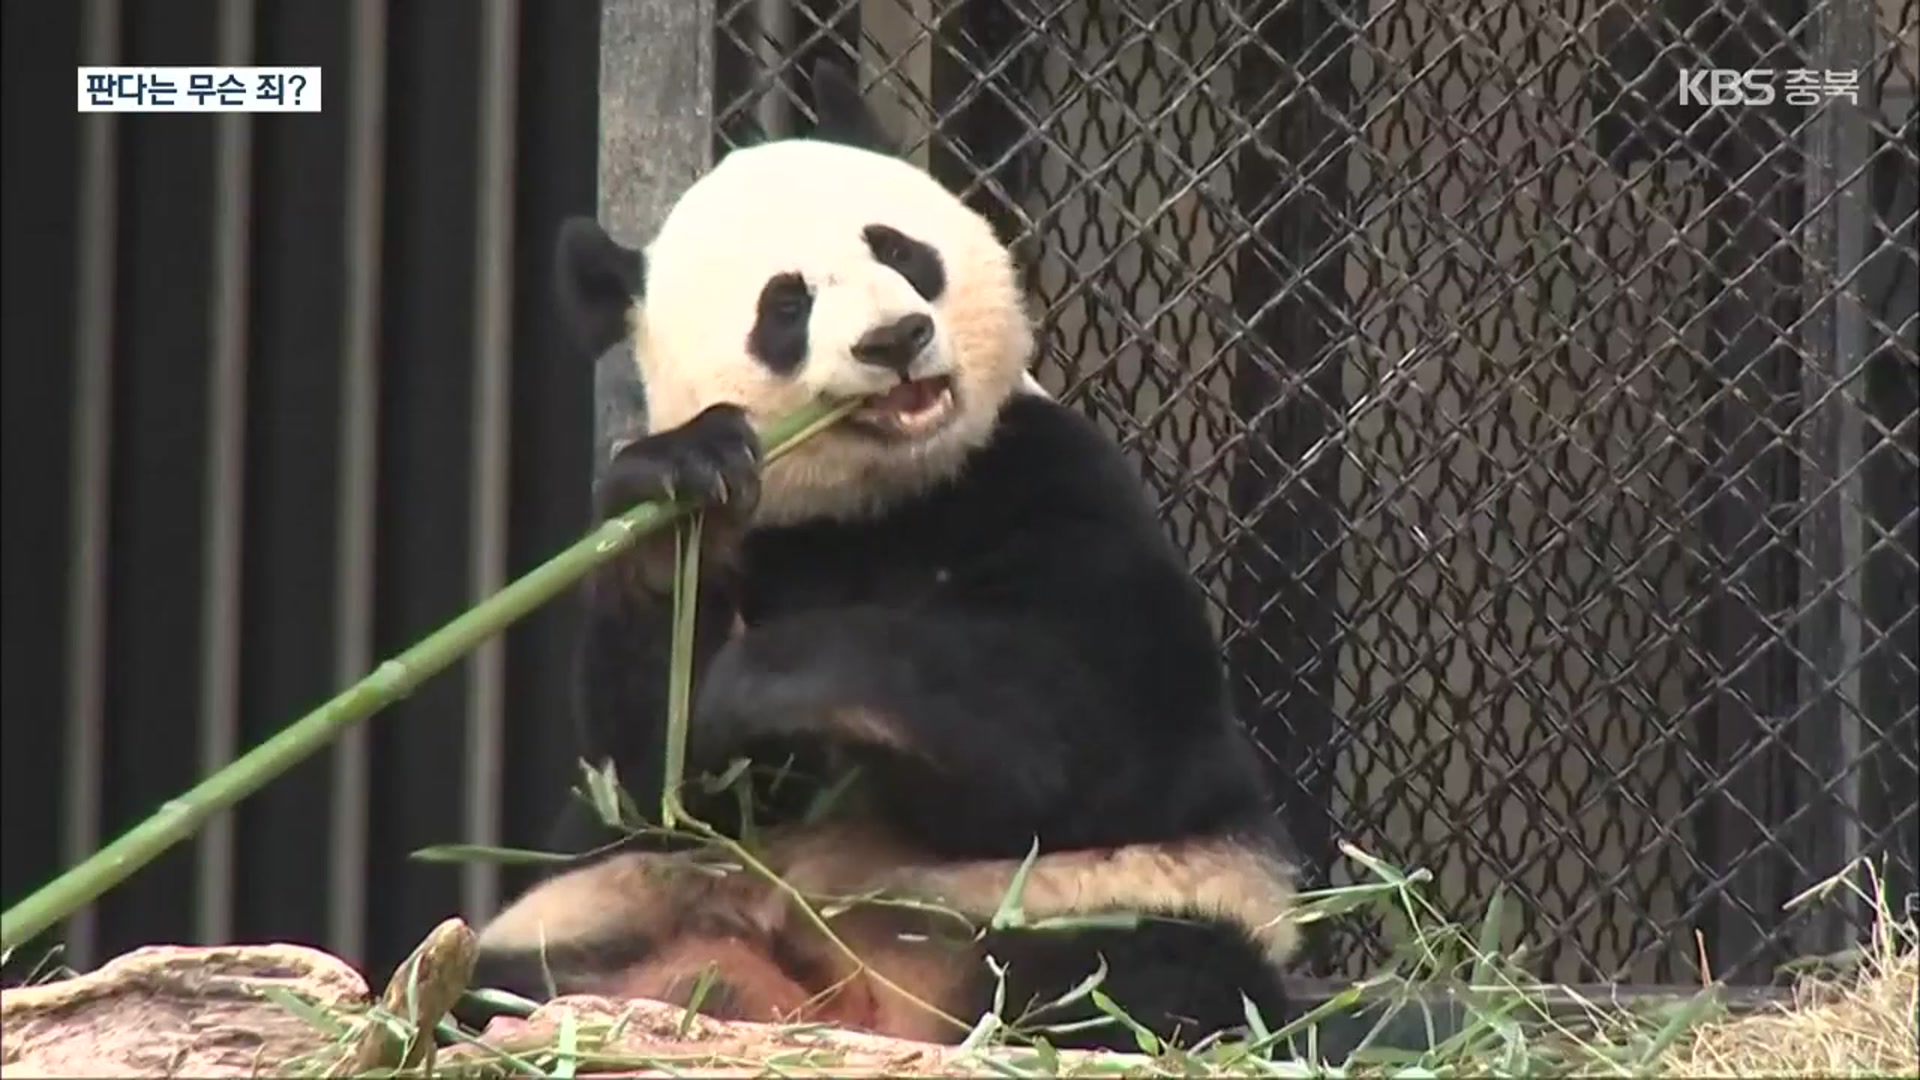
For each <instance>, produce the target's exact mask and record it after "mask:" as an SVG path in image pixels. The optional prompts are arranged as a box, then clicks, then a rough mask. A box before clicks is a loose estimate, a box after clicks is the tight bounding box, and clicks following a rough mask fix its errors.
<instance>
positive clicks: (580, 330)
mask: <svg viewBox="0 0 1920 1080" xmlns="http://www.w3.org/2000/svg"><path fill="white" fill-rule="evenodd" d="M553 267H554V275H553V277H554V297H555V300H556V301H557V303H558V305H559V308H560V322H561V324H562V325H563V326H564V327H566V330H567V333H568V334H569V336H571V337H572V339H573V343H574V345H575V346H577V347H578V348H579V349H580V350H581V351H582V352H584V353H586V354H587V357H588V359H595V358H597V357H599V355H600V354H601V353H603V352H606V351H607V350H608V349H610V348H612V347H613V345H614V343H616V342H618V341H619V340H620V339H621V338H624V337H626V336H627V310H628V308H629V307H630V306H631V305H632V303H633V300H634V298H636V297H638V296H640V295H641V293H642V291H643V290H644V289H645V287H646V258H645V256H644V255H642V254H641V253H640V251H638V250H637V249H634V248H629V247H627V246H625V245H623V244H621V243H620V242H619V241H617V240H615V239H614V238H613V237H611V236H608V235H607V233H606V230H604V229H602V228H601V227H600V224H599V222H597V221H595V220H593V219H592V218H589V217H573V218H568V219H567V220H565V221H563V222H561V223H560V234H559V237H558V238H557V239H556V240H555V241H554V252H553Z"/></svg>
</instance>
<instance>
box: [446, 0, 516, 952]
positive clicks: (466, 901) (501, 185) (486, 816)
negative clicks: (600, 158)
mask: <svg viewBox="0 0 1920 1080" xmlns="http://www.w3.org/2000/svg"><path fill="white" fill-rule="evenodd" d="M484 12H485V14H484V16H483V19H484V22H483V25H482V26H481V30H480V141H479V162H478V175H479V193H478V194H479V198H478V199H477V200H476V203H477V207H476V209H477V211H478V220H477V221H476V222H475V223H474V247H475V259H474V262H475V277H474V286H473V289H474V297H473V305H474V330H473V341H474V350H473V352H474V356H473V373H474V379H473V387H474V389H473V442H474V454H473V475H472V477H471V482H472V485H473V487H472V492H471V498H470V499H469V502H468V505H469V506H470V507H471V508H472V509H471V512H472V514H473V519H472V521H471V523H470V526H469V529H470V532H471V534H472V536H473V551H472V558H473V563H472V574H473V586H472V588H473V599H474V601H475V602H478V601H480V600H483V599H485V598H486V597H488V596H490V595H492V594H493V593H494V592H496V591H498V590H499V589H500V587H501V586H502V585H504V584H505V583H506V575H507V483H508V479H509V477H508V468H509V461H510V458H509V453H508V450H509V440H510V439H511V437H512V430H511V425H510V419H509V416H508V413H507V400H508V396H509V394H510V393H511V390H512V377H513V369H512V366H511V357H512V345H513V341H512V335H513V164H514V156H515V155H514V149H515V146H514V118H515V111H516V103H515V95H516V92H517V85H516V75H517V71H516V68H515V63H514V61H515V55H516V51H517V49H518V48H519V18H520V10H519V4H518V3H517V0H488V3H487V4H486V6H485V9H484ZM505 657H506V654H505V646H504V644H503V643H502V642H501V641H500V640H499V639H498V638H494V639H491V640H489V641H487V642H486V643H485V644H483V645H481V646H480V647H479V648H478V649H475V650H474V652H473V655H472V656H471V657H469V658H468V660H467V700H468V703H469V712H468V713H467V725H468V729H467V740H466V745H467V762H466V767H467V775H466V782H465V784H464V785H463V786H464V791H465V796H466V834H467V839H468V840H469V841H470V842H472V843H476V844H487V845H497V844H498V843H499V833H500V779H501V774H500V769H501V764H502V747H503V745H504V743H505V739H506V709H505V704H504V694H505V677H506V670H505ZM460 888H461V902H462V904H463V905H464V906H465V908H466V912H467V918H468V919H470V920H476V921H477V920H479V919H482V918H485V917H487V916H488V915H491V914H492V913H493V909H494V906H495V904H496V902H497V900H498V896H499V891H500V874H499V871H498V869H497V868H496V867H494V866H492V865H491V864H485V863H469V864H468V865H467V866H466V867H464V868H463V870H462V872H461V878H460Z"/></svg>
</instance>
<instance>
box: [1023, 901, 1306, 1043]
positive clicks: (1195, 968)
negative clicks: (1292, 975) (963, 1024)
mask: <svg viewBox="0 0 1920 1080" xmlns="http://www.w3.org/2000/svg"><path fill="white" fill-rule="evenodd" d="M985 946H986V952H987V954H988V955H989V956H991V957H993V958H994V960H995V961H996V962H997V963H999V964H1000V965H1002V966H1003V967H1004V968H1005V969H1006V976H1005V978H1006V1007H1005V1013H1004V1014H1003V1016H1002V1019H1003V1020H1006V1021H1007V1022H1008V1023H1010V1024H1015V1025H1016V1026H1018V1027H1019V1028H1020V1029H1021V1030H1023V1031H1024V1032H1025V1033H1027V1034H1030V1035H1038V1036H1041V1037H1044V1038H1046V1039H1047V1041H1048V1042H1049V1043H1051V1044H1052V1045H1053V1046H1055V1047H1059V1048H1067V1047H1079V1048H1085V1049H1112V1050H1124V1051H1136V1050H1138V1049H1140V1047H1139V1044H1138V1042H1137V1041H1136V1039H1135V1037H1134V1034H1133V1032H1132V1031H1131V1030H1130V1029H1129V1028H1128V1027H1127V1026H1126V1025H1124V1024H1122V1023H1120V1022H1119V1021H1115V1020H1112V1019H1110V1018H1108V1016H1107V1014H1106V1013H1104V1012H1102V1011H1101V1010H1100V1008H1099V1007H1098V1006H1097V1005H1096V1004H1095V1003H1094V1002H1093V1000H1092V997H1091V995H1086V994H1083V995H1080V997H1079V998H1078V1000H1076V1001H1072V1002H1069V1003H1068V1004H1066V1005H1064V1006H1051V1007H1049V1006H1050V1005H1051V1003H1053V1002H1056V1001H1058V1000H1059V999H1061V998H1063V997H1066V996H1068V995H1069V994H1070V993H1071V992H1072V991H1073V990H1074V989H1075V988H1076V987H1078V986H1079V985H1081V984H1082V983H1083V982H1085V981H1086V980H1087V978H1088V977H1089V976H1091V975H1093V974H1094V973H1095V972H1096V971H1098V970H1100V966H1101V965H1102V963H1104V964H1105V966H1106V973H1105V975H1104V977H1103V978H1102V979H1101V981H1100V982H1099V984H1098V987H1097V988H1098V989H1099V990H1100V992H1101V993H1102V994H1104V995H1106V996H1107V997H1108V998H1109V999H1110V1000H1111V1001H1112V1002H1113V1003H1114V1005H1115V1006H1116V1007H1117V1008H1118V1009H1119V1010H1120V1011H1121V1012H1122V1013H1124V1014H1125V1015H1126V1016H1128V1017H1130V1018H1131V1019H1132V1020H1133V1021H1134V1022H1135V1023H1138V1024H1139V1025H1140V1026H1141V1027H1143V1028H1145V1029H1147V1030H1148V1031H1151V1032H1152V1033H1153V1034H1154V1035H1155V1037H1157V1038H1159V1039H1160V1040H1161V1041H1162V1042H1166V1043H1172V1044H1174V1045H1178V1046H1192V1045H1194V1044H1195V1043H1198V1042H1199V1041H1200V1040H1202V1039H1204V1038H1207V1037H1208V1036H1211V1035H1213V1034H1215V1033H1216V1032H1221V1031H1231V1030H1234V1029H1243V1028H1245V1027H1246V1008H1245V1006H1244V1004H1243V1003H1242V1001H1241V996H1242V995H1243V994H1244V995H1245V996H1246V999H1247V1000H1248V1001H1251V1002H1252V1003H1253V1005H1254V1007H1255V1008H1256V1009H1257V1010H1259V1014H1260V1017H1261V1020H1262V1022H1263V1023H1265V1024H1266V1025H1267V1027H1268V1029H1269V1030H1272V1029H1274V1028H1277V1027H1279V1026H1280V1025H1281V1024H1283V1023H1285V1022H1286V1019H1287V1010H1288V1004H1287V1000H1286V993H1285V990H1284V988H1283V986H1282V983H1281V980H1280V977H1279V972H1278V970H1277V969H1276V968H1275V967H1274V966H1273V965H1272V964H1271V963H1269V962H1268V960H1267V958H1266V957H1265V956H1264V955H1262V953H1261V951H1260V948H1259V946H1258V945H1256V944H1255V943H1254V942H1253V941H1251V940H1250V939H1249V938H1248V937H1247V936H1246V935H1245V934H1244V933H1241V932H1240V931H1238V930H1236V929H1234V928H1232V927H1227V926H1221V925H1218V924H1212V923H1207V922H1202V921H1198V920H1195V921H1175V920H1170V919H1142V920H1141V921H1140V922H1139V923H1138V924H1137V925H1136V926H1135V927H1134V928H1132V929H1127V928H1113V929H1088V930H1072V931H1068V930H1059V931H1033V930H1009V931H995V932H992V933H989V934H988V935H987V936H986V940H985ZM987 978H989V979H990V978H991V975H990V974H989V975H988V976H987ZM1023 1014H1024V1015H1023ZM1088 1021H1104V1022H1102V1023H1098V1024H1088V1023H1087V1022H1088ZM1062 1025H1071V1026H1070V1027H1068V1029H1067V1030H1064V1031H1048V1030H1045V1029H1046V1028H1049V1027H1058V1026H1062Z"/></svg>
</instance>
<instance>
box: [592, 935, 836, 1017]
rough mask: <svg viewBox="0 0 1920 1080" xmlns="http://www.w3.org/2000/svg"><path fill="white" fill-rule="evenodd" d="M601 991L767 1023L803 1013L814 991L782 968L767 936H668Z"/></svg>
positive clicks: (715, 1014)
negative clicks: (665, 940)
mask: <svg viewBox="0 0 1920 1080" xmlns="http://www.w3.org/2000/svg"><path fill="white" fill-rule="evenodd" d="M600 992H601V993H604V994H605V995H606V996H608V997H613V998H623V999H630V998H646V999H648V1000H651V1001H664V1002H666V1003H667V1004H669V1005H678V1006H680V1007H682V1008H685V1009H690V1010H692V1011H694V1012H698V1013H700V1014H702V1015H704V1016H711V1017H713V1018H715V1019H718V1020H750V1021H757V1022H760V1023H768V1024H773V1023H784V1022H788V1021H791V1020H794V1019H796V1018H799V1017H802V1016H803V1015H804V1014H805V1013H806V1011H807V1009H808V1007H809V1005H811V1004H812V1002H813V1000H814V997H815V995H814V994H813V993H811V992H810V991H808V990H807V989H806V988H804V987H802V986H801V985H800V983H798V982H797V981H795V980H794V979H793V977H792V976H790V975H789V974H787V972H786V971H784V970H782V968H781V966H780V964H779V962H778V961H776V960H775V959H774V957H773V956H772V954H771V951H770V949H769V948H768V946H767V944H766V943H765V941H764V940H748V939H747V938H745V937H741V936H726V937H720V936H700V937H690V938H684V939H681V940H679V941H674V942H670V943H668V944H666V945H665V946H663V947H661V948H659V949H656V950H654V952H653V954H652V955H651V956H649V957H648V958H647V960H646V961H645V962H643V963H640V964H636V965H634V966H633V967H631V968H629V969H627V970H626V971H623V972H621V973H620V974H619V975H618V976H616V977H614V978H612V979H610V980H609V981H608V983H607V986H606V989H604V990H602V991H600Z"/></svg>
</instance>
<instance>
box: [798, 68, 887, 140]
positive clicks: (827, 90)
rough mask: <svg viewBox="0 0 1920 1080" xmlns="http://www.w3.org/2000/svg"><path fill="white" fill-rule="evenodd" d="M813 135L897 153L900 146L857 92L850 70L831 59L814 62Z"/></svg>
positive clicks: (856, 84) (857, 85) (857, 86)
mask: <svg viewBox="0 0 1920 1080" xmlns="http://www.w3.org/2000/svg"><path fill="white" fill-rule="evenodd" d="M813 113H814V116H815V117H817V118H818V119H817V120H816V121H815V123H814V127H813V137H814V138H816V139H819V140H821V141H823V142H832V143H840V144H841V145H843V146H853V147H858V148H859V149H861V150H872V151H873V152H875V153H878V154H892V155H896V156H897V155H898V154H899V153H900V148H899V147H898V146H897V145H896V144H895V143H894V141H893V138H892V136H890V135H888V134H887V130H886V128H885V127H883V126H882V125H881V123H880V118H879V117H877V116H875V115H874V114H873V110H872V109H871V108H868V106H867V101H866V99H865V98H863V97H861V96H860V86H859V83H858V82H856V81H855V78H854V74H853V72H851V71H849V70H847V69H846V68H843V67H841V66H840V65H839V64H836V63H834V62H833V61H831V60H824V59H823V60H821V61H819V62H818V63H816V64H814V65H813Z"/></svg>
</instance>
